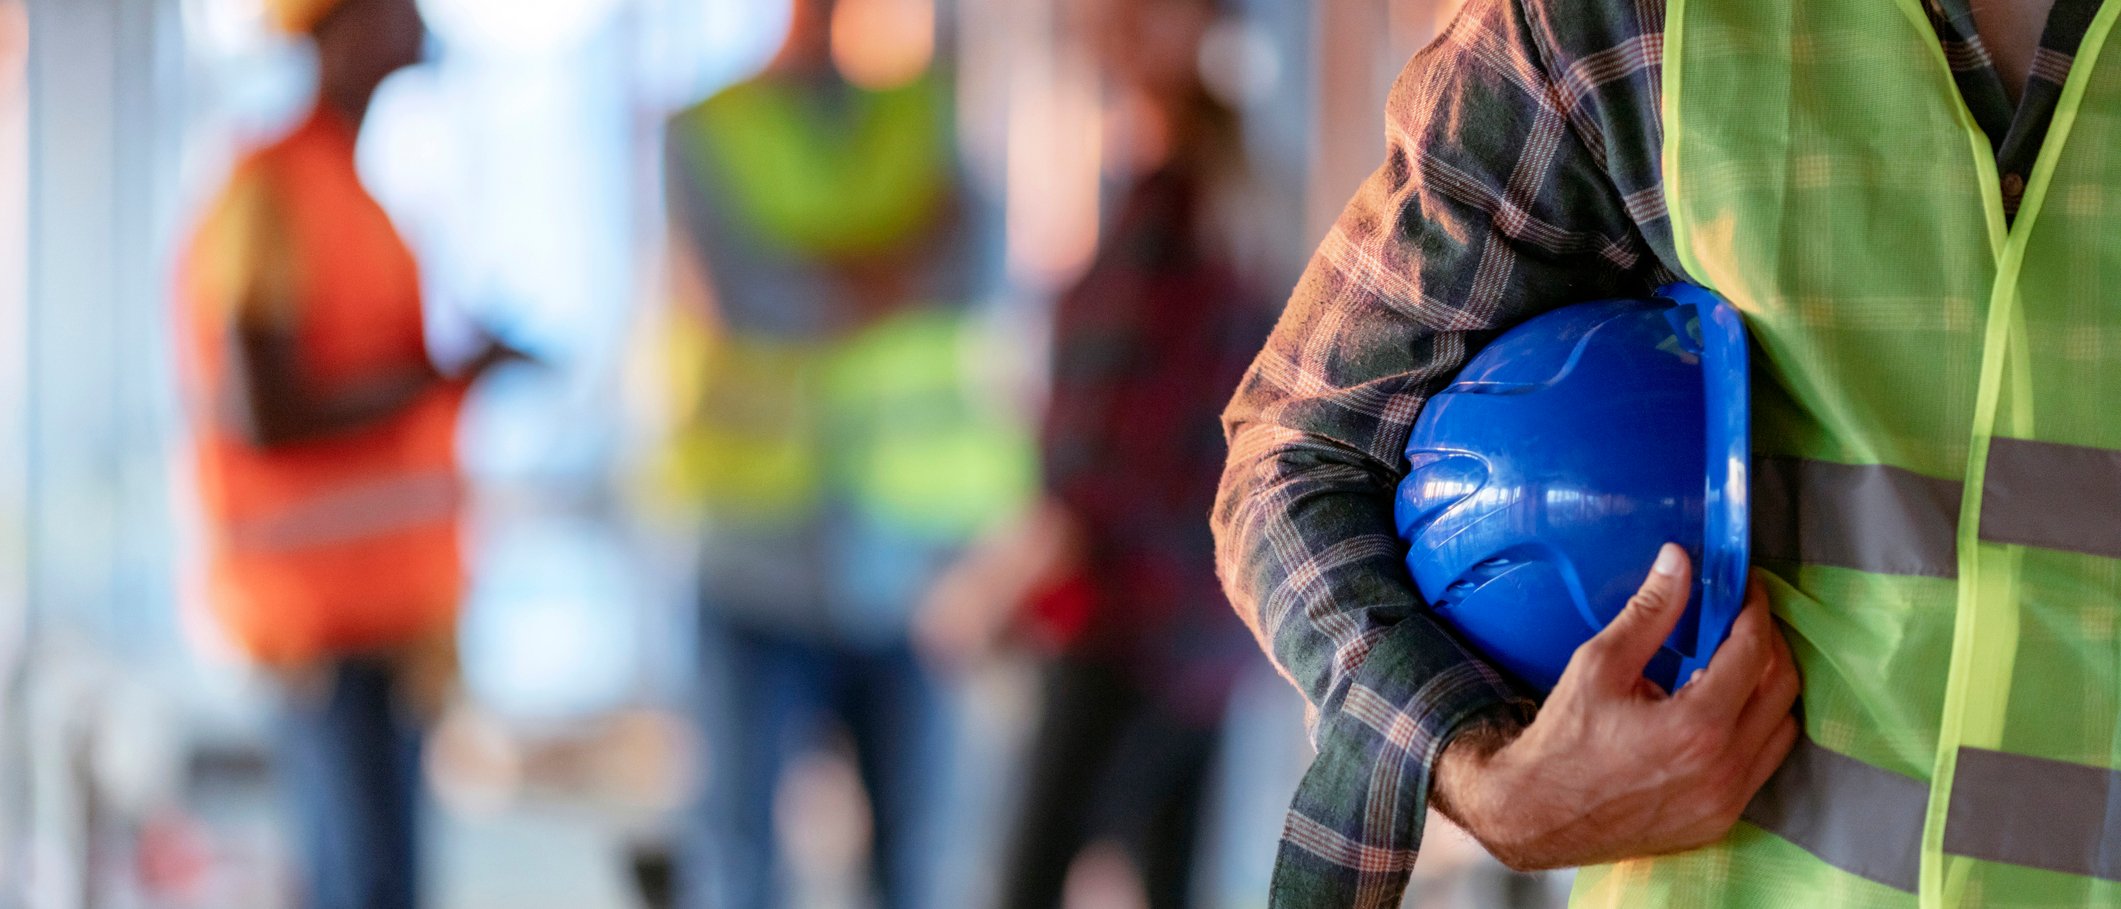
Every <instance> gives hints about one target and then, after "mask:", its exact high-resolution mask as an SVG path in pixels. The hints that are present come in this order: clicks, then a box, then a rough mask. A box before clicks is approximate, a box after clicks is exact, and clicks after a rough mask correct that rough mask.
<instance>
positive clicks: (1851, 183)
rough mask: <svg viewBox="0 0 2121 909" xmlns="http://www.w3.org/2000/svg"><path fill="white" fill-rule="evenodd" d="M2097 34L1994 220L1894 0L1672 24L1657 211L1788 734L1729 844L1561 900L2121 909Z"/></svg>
mask: <svg viewBox="0 0 2121 909" xmlns="http://www.w3.org/2000/svg"><path fill="white" fill-rule="evenodd" d="M2117 17H2121V4H2117V3H2109V4H2105V5H2104V6H2103V7H2102V8H2101V9H2100V10H2099V11H2098V13H2097V14H2096V16H2095V17H2094V20H2093V21H2092V23H2091V24H2090V27H2089V29H2088V32H2087V37H2086V39H2085V41H2084V44H2083V46H2082V47H2081V48H2079V49H2078V52H2077V54H2076V55H2075V56H2074V60H2073V65H2072V66H2071V69H2070V73H2069V77H2068V80H2067V82H2066V83H2065V86H2064V88H2063V92H2062V97H2061V99H2060V100H2059V102H2058V104H2057V109H2056V114H2055V119H2054V122H2053V125H2052V126H2051V128H2050V129H2049V131H2048V133H2047V135H2046V137H2045V139H2044V142H2043V146H2042V150H2041V154H2040V158H2039V162H2038V164H2037V165H2036V167H2035V168H2034V170H2033V172H2032V173H2031V174H2029V175H2027V176H2028V177H2029V179H2028V182H2027V188H2026V190H2025V193H2024V196H2023V201H2022V203H2021V205H2020V207H2019V209H2018V212H2017V214H2016V220H2015V222H2012V221H2011V220H2010V219H2008V218H2007V217H2006V215H2005V212H2004V210H2003V204H2002V193H2001V190H2000V180H1999V175H1998V173H1997V170H1996V164H1995V159H1994V154H1995V152H1994V149H1993V146H1992V144H1991V143H1990V141H1989V139H1988V137H1987V136H1986V135H1984V134H1983V133H1982V132H1981V131H1980V129H1979V128H1978V125H1977V124H1975V123H1974V121H1973V119H1972V116H1971V115H1970V114H1969V113H1968V112H1967V109H1966V106H1965V104H1964V103H1963V101H1962V100H1961V98H1960V97H1959V95H1958V88H1957V84H1956V81H1955V79H1954V77H1953V73H1952V70H1951V67H1950V63H1949V61H1948V60H1947V59H1946V56H1945V51H1944V49H1943V47H1942V46H1941V44H1940V42H1939V40H1938V36H1937V34H1936V32H1935V30H1934V29H1933V28H1932V26H1931V24H1930V19H1929V17H1928V15H1927V14H1926V13H1925V11H1924V8H1923V6H1922V5H1921V3H1920V0H1875V2H1872V0H1669V2H1668V8H1667V16H1666V26H1665V35H1664V39H1665V40H1664V49H1665V60H1664V69H1663V79H1664V83H1663V91H1662V95H1661V97H1662V101H1663V104H1664V110H1663V112H1662V113H1663V125H1664V141H1665V145H1664V158H1663V178H1664V181H1665V183H1664V190H1665V193H1666V209H1667V211H1668V212H1669V213H1670V219H1671V225H1672V232H1673V239H1674V243H1675V247H1676V249H1677V252H1678V258H1679V260H1680V264H1681V265H1682V267H1683V270H1684V271H1685V272H1686V274H1687V276H1688V277H1690V278H1692V279H1694V280H1696V281H1698V282H1701V283H1703V284H1705V285H1707V286H1709V287H1711V288H1713V289H1714V290H1716V291H1718V292H1720V293H1722V294H1723V295H1724V296H1725V297H1726V298H1728V299H1730V300H1731V301H1732V303H1733V304H1734V305H1736V306H1737V307H1738V308H1739V309H1740V310H1741V311H1742V312H1744V313H1745V315H1746V319H1747V322H1748V324H1749V327H1750V328H1751V329H1752V330H1753V335H1754V338H1755V339H1756V341H1757V342H1758V347H1757V350H1758V354H1757V356H1756V358H1755V376H1756V377H1757V379H1756V382H1757V384H1756V388H1755V400H1754V405H1755V427H1756V430H1755V443H1756V451H1757V452H1758V453H1759V460H1758V462H1757V463H1756V465H1755V466H1756V470H1755V480H1754V485H1753V488H1752V491H1751V492H1752V495H1753V500H1752V503H1753V505H1754V509H1755V528H1754V529H1755V545H1756V555H1758V556H1759V557H1760V560H1761V567H1762V568H1763V569H1764V570H1765V571H1766V572H1767V574H1768V576H1769V577H1768V579H1767V586H1768V588H1769V591H1770V596H1771V598H1772V600H1773V602H1774V608H1775V613H1776V615H1777V617H1778V619H1780V620H1781V621H1782V622H1783V624H1784V627H1785V628H1786V630H1787V632H1788V636H1789V638H1790V641H1791V646H1792V651H1793V653H1794V654H1795V656H1796V658H1797V660H1798V662H1799V664H1800V669H1801V671H1802V673H1803V676H1804V679H1805V691H1804V695H1803V702H1804V708H1803V720H1804V727H1805V733H1806V741H1805V742H1804V743H1803V744H1801V745H1800V746H1799V747H1798V748H1797V750H1796V752H1795V753H1794V754H1793V756H1792V757H1791V759H1790V761H1789V762H1788V763H1787V764H1786V765H1785V766H1784V767H1783V768H1782V769H1781V771H1780V772H1779V773H1778V774H1777V775H1776V776H1775V777H1774V779H1773V780H1771V781H1770V783H1769V785H1768V786H1767V787H1766V788H1765V789H1764V790H1763V791H1762V793H1761V794H1760V796H1759V797H1758V798H1757V799H1756V800H1755V801H1754V803H1753V804H1752V805H1751V806H1750V807H1749V809H1748V811H1747V818H1748V820H1749V821H1750V822H1751V823H1750V824H1749V825H1746V826H1745V827H1744V828H1743V829H1742V830H1740V831H1738V832H1737V833H1734V835H1733V836H1732V837H1730V838H1729V839H1727V840H1726V841H1724V842H1722V843H1719V844H1717V845H1715V846H1712V847H1709V848H1707V849H1703V850H1697V851H1695V852H1692V853H1687V854H1682V855H1678V856H1670V857H1662V858H1657V859H1647V860H1641V861H1637V862H1630V863H1626V864H1624V865H1622V866H1617V867H1606V868H1593V869H1585V871H1584V872H1583V873H1581V874H1579V876H1578V878H1577V882H1578V888H1577V893H1578V897H1579V898H1580V899H1581V900H1582V901H1584V902H1586V903H1591V902H1597V903H1602V904H1605V905H1614V906H1628V907H1630V909H1634V907H1645V906H1689V907H1691V906H1718V907H1728V909H1747V907H1760V909H1768V907H1777V909H1779V907H1787V906H1796V905H1806V906H1809V905H1832V906H1836V907H1880V909H1886V907H1892V909H1900V907H1916V906H1920V907H1922V909H1942V907H1948V906H1950V907H1956V906H2028V907H2030V906H2082V905H2121V520H2117V519H2121V369H2116V368H2114V364H2115V363H2116V362H2121V334H2117V333H2116V332H2115V331H2114V330H2113V329H2112V328H2111V327H2110V326H2113V325H2117V324H2121V294H2117V293H2116V291H2117V289H2121V235H2116V234H2115V233H2114V232H2113V231H2112V230H2111V225H2112V224H2113V222H2114V220H2115V219H2116V217H2121V153H2116V152H2115V151H2114V150H2115V149H2121V62H2117V61H2121V52H2115V53H2107V51H2108V50H2110V49H2111V47H2110V45H2111V43H2112V42H2113V41H2114V40H2115V37H2114V36H2115V22H2116V19H2117ZM1763 831H1765V832H1763Z"/></svg>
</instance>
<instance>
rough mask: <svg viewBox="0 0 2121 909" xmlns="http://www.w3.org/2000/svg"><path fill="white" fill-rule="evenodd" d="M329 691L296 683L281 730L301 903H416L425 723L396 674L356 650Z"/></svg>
mask: <svg viewBox="0 0 2121 909" xmlns="http://www.w3.org/2000/svg"><path fill="white" fill-rule="evenodd" d="M325 671H326V675H327V681H326V685H325V689H326V690H323V691H318V692H297V691H290V692H288V693H287V695H286V697H285V698H284V699H283V700H284V704H283V707H282V712H281V717H280V724H279V725H280V728H279V730H278V733H279V735H278V767H277V772H278V776H279V785H280V789H281V791H282V793H283V794H284V797H285V798H286V799H287V800H288V804H289V807H290V808H292V814H293V818H292V820H293V823H294V836H293V837H292V838H291V839H292V841H293V842H294V843H295V844H296V845H297V847H298V854H297V858H298V859H300V860H301V862H302V865H303V867H302V888H301V895H302V905H303V906H304V907H305V909H412V907H413V906H414V905H416V903H417V896H418V889H419V875H418V870H419V848H418V815H419V805H420V740H421V734H420V729H419V727H418V726H417V725H416V724H415V723H414V721H413V720H412V718H411V717H409V716H407V715H406V713H405V711H404V709H403V708H402V707H401V706H400V704H399V703H398V701H399V698H398V695H397V692H396V688H397V679H396V672H395V671H394V670H393V669H392V668H391V667H390V666H389V664H387V663H385V662H383V661H381V660H373V659H362V658H350V659H346V660H342V661H340V662H338V663H336V664H334V665H332V666H330V667H328V668H327V669H326V670H325Z"/></svg>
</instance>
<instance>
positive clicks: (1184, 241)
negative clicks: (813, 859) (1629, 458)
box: [923, 0, 1273, 909]
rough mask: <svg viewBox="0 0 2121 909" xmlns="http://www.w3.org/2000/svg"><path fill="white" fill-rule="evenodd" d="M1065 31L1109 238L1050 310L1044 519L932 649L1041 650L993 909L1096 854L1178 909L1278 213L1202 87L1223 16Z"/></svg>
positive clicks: (1221, 659) (1106, 12)
mask: <svg viewBox="0 0 2121 909" xmlns="http://www.w3.org/2000/svg"><path fill="white" fill-rule="evenodd" d="M1068 13H1069V15H1070V16H1071V20H1070V21H1071V22H1072V24H1073V27H1074V28H1075V29H1076V30H1077V32H1078V34H1079V36H1080V39H1081V40H1082V41H1083V42H1084V43H1085V44H1087V45H1088V46H1089V47H1090V48H1092V49H1093V51H1094V52H1095V55H1096V58H1097V60H1099V61H1100V63H1101V65H1102V67H1103V70H1104V74H1105V78H1106V80H1107V81H1108V91H1107V98H1108V105H1109V108H1110V110H1109V112H1108V116H1107V120H1106V124H1107V129H1108V141H1109V142H1110V144H1109V145H1108V148H1107V151H1106V156H1107V160H1108V162H1110V164H1109V166H1108V172H1110V173H1112V175H1113V176H1115V177H1116V178H1117V182H1118V184H1119V185H1118V188H1117V193H1116V199H1115V201H1114V202H1113V203H1112V205H1111V207H1110V209H1109V210H1110V211H1111V212H1112V213H1113V214H1112V217H1111V219H1110V224H1109V226H1108V228H1107V230H1106V232H1105V233H1104V235H1103V237H1102V238H1101V240H1100V243H1099V246H1098V248H1097V251H1096V253H1095V255H1094V257H1093V259H1092V261H1091V263H1090V265H1089V268H1088V270H1087V271H1086V273H1085V274H1083V276H1082V277H1081V278H1080V279H1079V280H1078V281H1077V282H1076V283H1075V285H1074V286H1073V287H1072V288H1070V289H1068V290H1067V291H1066V292H1064V293H1063V294H1062V295H1061V296H1060V298H1059V300H1058V302H1057V304H1056V306H1055V311H1054V320H1053V326H1052V338H1053V341H1052V344H1053V353H1052V372H1051V377H1050V379H1051V386H1050V395H1051V397H1050V401H1049V404H1048V407H1047V411H1046V414H1045V419H1044V425H1043V435H1042V443H1043V444H1042V449H1041V453H1042V455H1043V461H1042V465H1043V469H1044V473H1043V477H1042V481H1043V490H1044V499H1043V501H1042V502H1041V503H1040V505H1039V506H1038V507H1037V508H1035V509H1033V510H1032V511H1031V513H1030V516H1029V517H1028V518H1027V519H1025V520H1024V521H1022V522H1020V523H1018V524H1017V525H1015V526H1014V527H1012V528H1010V529H1008V530H1006V531H1004V532H1001V533H999V534H998V535H997V536H995V537H994V538H992V539H990V540H989V541H987V542H986V543H984V544H983V545H982V546H981V547H979V549H978V550H977V551H975V552H974V553H973V554H971V555H970V556H968V558H967V559H966V560H965V561H964V562H963V563H961V564H960V565H959V566H958V567H957V568H956V569H955V570H954V571H953V572H952V574H951V575H950V577H949V580H948V582H947V583H945V584H943V585H940V586H939V587H938V589H937V593H936V596H935V597H934V598H933V600H932V602H931V604H930V606H929V608H928V611H927V612H926V613H925V614H924V616H923V640H924V643H925V644H927V645H928V646H929V648H930V649H931V651H932V652H935V653H937V654H938V655H939V656H941V657H942V658H943V659H946V660H951V661H959V660H963V659H966V658H968V657H971V656H973V655H976V654H977V653H978V652H980V651H982V650H984V649H986V648H988V647H990V646H991V645H992V644H993V643H995V642H996V641H997V640H999V639H1000V638H1002V637H1004V636H1006V635H1007V634H1008V633H1009V631H1010V629H1011V628H1012V626H1019V627H1020V626H1021V625H1022V624H1023V623H1026V622H1029V623H1031V624H1032V625H1034V626H1035V627H1036V628H1037V629H1038V630H1039V631H1040V632H1041V635H1040V637H1041V638H1043V639H1044V640H1045V641H1047V642H1048V643H1050V644H1052V645H1053V646H1052V647H1051V652H1050V657H1049V658H1048V659H1047V660H1046V661H1045V666H1044V671H1043V675H1044V681H1043V704H1042V714H1041V720H1040V721H1039V724H1038V726H1037V730H1036V732H1035V733H1034V734H1033V740H1032V743H1031V746H1030V749H1029V755H1030V765H1029V767H1028V768H1027V770H1026V772H1025V774H1024V795H1023V804H1022V807H1021V810H1020V815H1019V817H1018V819H1017V821H1016V823H1015V825H1014V831H1013V843H1014V845H1013V851H1012V853H1011V854H1010V857H1009V859H1008V864H1007V866H1006V871H1005V883H1004V885H1003V890H1004V896H1003V905H1005V906H1008V907H1011V909H1047V907H1054V906H1058V905H1060V904H1061V900H1062V896H1063V890H1064V884H1067V883H1068V881H1069V878H1070V868H1071V865H1075V864H1076V860H1077V859H1078V856H1079V855H1081V854H1082V853H1084V850H1085V848H1086V846H1089V845H1090V844H1092V843H1095V842H1108V843H1110V844H1112V845H1115V846H1117V847H1118V851H1119V852H1120V853H1122V854H1124V856H1125V857H1126V858H1127V859H1128V860H1129V864H1131V866H1132V871H1133V873H1134V875H1135V876H1136V877H1137V878H1138V880H1139V882H1140V885H1141V887H1142V889H1143V891H1144V892H1145V894H1146V897H1147V904H1148V905H1149V906H1151V907H1156V909H1167V907H1168V909H1183V907H1185V906H1187V905H1188V904H1189V894H1190V888H1189V885H1190V883H1191V879H1192V876H1193V871H1194V858H1195V853H1196V848H1197V846H1198V845H1199V843H1200V841H1201V838H1200V837H1199V835H1198V834H1199V831H1200V828H1201V822H1202V820H1203V818H1204V817H1205V811H1204V803H1205V802H1206V800H1207V794H1208V791H1209V788H1210V787H1209V782H1210V779H1211V773H1210V770H1211V765H1212V763H1213V758H1214V756H1215V753H1216V749H1217V742H1218V738H1219V735H1220V727H1221V724H1222V720H1223V716H1224V712H1225V707H1226V704H1227V702H1228V700H1229V697H1230V693H1231V689H1232V686H1233V685H1234V684H1235V683H1236V681H1237V679H1238V677H1239V676H1240V674H1242V673H1243V671H1244V670H1245V668H1246V667H1247V666H1249V665H1251V664H1252V663H1253V662H1255V660H1256V656H1255V655H1254V654H1253V653H1252V652H1251V651H1252V650H1253V645H1252V643H1251V639H1250V636H1249V634H1248V632H1247V631H1246V629H1245V627H1244V625H1243V624H1242V623H1240V622H1239V621H1238V620H1237V618H1236V616H1235V615H1233V614H1232V613H1231V611H1230V607H1229V605H1228V603H1227V602H1226V601H1225V600H1224V599H1223V596H1222V592H1221V589H1220V587H1219V585H1218V583H1217V581H1216V577H1215V562H1214V545H1213V542H1212V540H1210V538H1209V536H1208V532H1207V529H1206V527H1205V526H1204V525H1203V522H1202V515H1204V514H1206V513H1207V510H1208V508H1209V507H1210V505H1211V504H1212V502H1213V499H1214V494H1215V485H1216V481H1217V478H1218V475H1219V474H1220V472H1221V469H1222V458H1223V443H1222V433H1221V427H1220V425H1219V423H1218V419H1217V414H1218V411H1219V404H1218V399H1220V398H1222V397H1224V396H1225V395H1226V394H1227V391H1228V389H1230V388H1231V387H1233V386H1234V383H1235V382H1236V381H1237V379H1238V377H1239V376H1240V375H1241V374H1242V373H1243V371H1244V368H1245V366H1246V364H1247V363H1248V362H1249V361H1250V358H1251V353H1252V351H1253V349H1254V348H1256V347H1257V346H1258V344H1259V343H1260V342H1261V340H1262V339H1263V338H1264V337H1265V336H1266V332H1267V329H1268V328H1269V326H1270V325H1271V323H1272V319H1273V311H1272V309H1271V308H1270V307H1269V306H1268V304H1267V300H1268V294H1267V293H1266V292H1265V291H1264V288H1263V286H1262V284H1261V283H1260V281H1259V278H1258V270H1259V268H1260V266H1259V263H1258V261H1257V258H1256V252H1257V250H1258V244H1257V243H1256V242H1251V243H1248V242H1247V241H1248V240H1249V239H1250V238H1249V237H1248V236H1247V233H1248V231H1249V230H1250V227H1249V225H1251V224H1254V223H1256V222H1258V221H1261V220H1265V219H1266V218H1268V217H1269V212H1267V211H1264V210H1263V206H1261V205H1260V204H1259V203H1258V194H1257V192H1256V191H1255V188H1254V186H1253V177H1252V173H1251V170H1250V167H1249V165H1248V163H1247V161H1246V158H1245V154H1244V151H1243V148H1244V144H1243V141H1242V138H1241V135H1240V128H1239V126H1240V124H1239V121H1238V116H1237V114H1236V113H1235V111H1233V110H1232V109H1231V107H1230V106H1229V105H1228V104H1226V103H1225V102H1224V101H1222V100H1221V99H1219V98H1217V97H1216V96H1215V95H1214V94H1213V93H1212V92H1211V91H1210V90H1209V89H1208V87H1207V86H1206V85H1205V84H1204V82H1203V80H1202V77H1201V71H1200V66H1199V61H1200V60H1201V53H1200V47H1201V43H1202V41H1203V39H1204V38H1205V37H1206V36H1207V35H1208V34H1209V32H1210V29H1211V27H1212V26H1213V25H1214V24H1215V23H1216V21H1217V18H1218V16H1219V14H1220V11H1219V4H1218V3H1216V2H1215V0H1077V2H1075V3H1074V4H1072V8H1071V9H1069V10H1068ZM1106 854H1110V853H1109V852H1108V853H1106ZM1077 867H1079V868H1080V869H1082V871H1081V874H1079V875H1077V877H1078V879H1079V880H1085V878H1083V877H1082V874H1089V873H1090V871H1089V869H1092V868H1109V867H1111V863H1110V862H1104V863H1095V862H1093V863H1089V864H1084V865H1079V866H1077ZM1081 886H1085V887H1088V886H1093V885H1091V884H1088V883H1084V884H1081ZM1068 889H1070V890H1071V891H1073V890H1074V887H1073V886H1070V887H1069V888H1068ZM1078 899H1080V897H1077V898H1072V899H1071V902H1073V901H1076V900H1078Z"/></svg>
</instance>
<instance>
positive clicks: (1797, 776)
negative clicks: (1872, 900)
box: [1745, 737, 1930, 893]
mask: <svg viewBox="0 0 2121 909" xmlns="http://www.w3.org/2000/svg"><path fill="white" fill-rule="evenodd" d="M1929 791H1930V787H1929V784H1928V783H1925V782H1923V781H1921V780H1918V779H1915V778H1913V777H1907V776H1901V775H1900V774H1897V773H1894V772H1892V771H1890V770H1882V769H1880V768H1877V767H1873V766H1871V765H1869V764H1866V763H1864V762H1862V761H1859V760H1856V759H1855V758H1852V757H1849V756H1847V755H1845V754H1840V753H1838V752H1834V751H1829V750H1827V749H1826V748H1823V747H1821V746H1820V745H1819V744H1818V743H1816V742H1813V741H1812V740H1811V739H1810V738H1809V737H1799V738H1798V739H1797V745H1796V747H1795V748H1792V749H1791V750H1790V756H1789V759H1788V760H1785V761H1783V762H1782V768H1781V769H1779V770H1777V771H1775V775H1774V776H1773V777H1771V778H1769V779H1768V782H1767V785H1766V786H1763V787H1761V790H1760V792H1759V794H1757V795H1755V796H1753V801H1752V804H1750V805H1747V806H1746V809H1745V819H1746V820H1748V821H1751V822H1752V823H1753V824H1754V825H1756V826H1758V827H1760V828H1761V829H1763V830H1766V831H1768V832H1769V833H1772V834H1775V835H1776V836H1779V837H1782V838H1783V839H1785V840H1789V841H1790V842H1791V843H1793V844H1795V845H1796V846H1798V847H1800V848H1802V849H1803V850H1804V851H1806V852H1809V853H1811V854H1812V855H1813V856H1814V857H1816V858H1818V859H1819V860H1820V861H1822V862H1825V863H1827V864H1829V865H1832V866H1834V867H1836V868H1839V869H1841V870H1843V871H1846V872H1848V873H1850V874H1853V875H1856V876H1857V877H1861V878H1865V879H1867V880H1871V881H1875V882H1877V883H1880V884H1884V885H1886V886H1888V887H1891V888H1893V889H1895V890H1902V891H1906V892H1908V893H1914V892H1915V889H1916V887H1917V886H1919V884H1920V880H1921V873H1922V821H1923V817H1924V816H1925V815H1926V814H1927V813H1928V811H1929Z"/></svg>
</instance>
